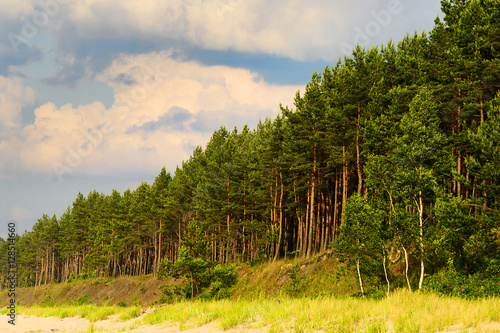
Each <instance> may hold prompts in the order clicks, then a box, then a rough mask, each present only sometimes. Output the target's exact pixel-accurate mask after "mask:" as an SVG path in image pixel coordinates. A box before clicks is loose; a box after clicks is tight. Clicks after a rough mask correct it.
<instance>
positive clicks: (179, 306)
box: [143, 291, 500, 332]
mask: <svg viewBox="0 0 500 333" xmlns="http://www.w3.org/2000/svg"><path fill="white" fill-rule="evenodd" d="M143 322H144V323H148V324H159V323H165V322H169V323H180V324H181V328H192V327H197V326H202V325H204V324H207V323H210V322H215V325H216V326H218V327H220V328H221V329H228V328H235V327H246V328H264V329H265V330H267V331H268V332H284V331H291V330H292V329H293V330H294V331H295V332H312V331H324V332H386V331H394V332H437V331H440V330H445V329H447V328H450V327H455V328H457V327H458V328H460V329H461V330H462V331H464V332H466V331H477V332H500V299H498V298H491V299H485V300H463V299H459V298H448V297H440V296H438V295H433V294H420V293H408V292H405V291H400V292H396V293H394V294H391V295H390V296H389V297H388V298H385V299H381V300H368V299H358V298H332V297H324V298H318V299H311V298H297V299H294V298H282V299H259V300H252V301H250V300H222V301H217V302H203V301H194V302H188V301H186V302H180V303H176V304H173V305H169V306H165V307H162V308H161V309H159V310H158V311H156V312H154V313H150V314H148V315H146V316H145V317H144V319H143Z"/></svg>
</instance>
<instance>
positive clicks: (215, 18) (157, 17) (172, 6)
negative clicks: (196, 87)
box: [68, 0, 439, 61]
mask: <svg viewBox="0 0 500 333" xmlns="http://www.w3.org/2000/svg"><path fill="white" fill-rule="evenodd" d="M394 3H397V6H399V7H401V8H402V11H401V12H398V14H396V15H392V17H391V18H390V20H389V21H388V23H387V24H386V23H383V24H382V25H380V24H379V28H380V31H376V35H377V36H370V38H369V40H370V41H371V42H372V43H371V44H373V42H379V37H383V40H382V42H384V43H385V42H386V41H387V39H388V38H390V37H395V38H399V37H400V36H402V35H403V34H405V33H406V32H407V31H408V32H410V33H412V32H413V30H414V29H418V30H420V29H422V24H424V26H425V27H428V26H429V25H430V27H432V21H433V19H434V17H428V20H427V21H423V20H422V18H421V17H420V16H419V15H417V13H418V12H426V11H427V10H428V8H429V7H431V8H433V9H435V7H436V3H435V1H433V0H425V1H423V2H418V3H412V1H411V0H375V1H367V0H354V1H351V2H346V1H340V0H336V1H332V0H276V1H268V0H253V1H243V0H204V1H195V0H169V1H163V0H149V1H142V2H137V1H134V0H106V1H103V0H99V1H98V0H82V1H77V2H74V3H71V4H68V6H70V7H69V9H70V11H69V17H68V19H69V20H70V22H72V24H74V25H75V27H76V30H77V32H78V35H79V37H84V38H93V37H94V36H100V37H106V38H118V37H119V38H139V39H141V40H149V41H152V42H153V43H158V44H159V45H161V41H162V40H169V39H174V40H179V41H183V42H188V43H189V44H192V45H195V46H197V47H201V48H204V49H211V50H233V51H237V52H251V53H264V54H270V55H277V56H283V57H290V58H294V59H298V60H315V59H323V60H328V61H332V60H333V61H335V60H337V59H338V57H339V55H341V49H340V45H341V44H342V43H349V44H355V43H354V38H355V37H356V36H355V27H357V28H359V29H360V30H364V29H365V26H366V25H367V24H368V23H369V22H372V23H373V22H375V23H377V21H376V19H375V18H374V16H373V12H377V13H378V12H380V11H381V10H387V8H388V6H390V4H393V5H394ZM438 5H439V4H438ZM401 19H403V21H404V22H406V25H407V31H400V30H401V24H400V21H401ZM403 28H404V27H403ZM361 42H362V41H361Z"/></svg>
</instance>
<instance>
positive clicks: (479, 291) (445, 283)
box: [425, 270, 500, 299]
mask: <svg viewBox="0 0 500 333" xmlns="http://www.w3.org/2000/svg"><path fill="white" fill-rule="evenodd" d="M425 290H426V291H427V292H432V293H436V294H439V295H441V296H455V297H461V298H466V299H476V298H487V297H498V296H500V277H499V276H498V275H492V276H488V275H487V276H484V275H483V274H480V273H478V274H475V275H464V274H461V273H459V272H457V271H454V270H444V271H442V272H439V273H438V274H435V275H433V276H431V277H429V279H428V281H427V283H426V285H425Z"/></svg>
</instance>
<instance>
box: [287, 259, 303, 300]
mask: <svg viewBox="0 0 500 333" xmlns="http://www.w3.org/2000/svg"><path fill="white" fill-rule="evenodd" d="M288 276H289V277H290V280H291V282H289V283H287V284H286V285H285V288H284V291H285V293H286V294H288V295H290V296H299V294H300V293H302V292H303V291H304V290H305V289H306V279H305V278H304V277H303V276H302V274H300V265H299V263H298V262H296V263H294V264H293V267H292V269H291V270H290V272H288Z"/></svg>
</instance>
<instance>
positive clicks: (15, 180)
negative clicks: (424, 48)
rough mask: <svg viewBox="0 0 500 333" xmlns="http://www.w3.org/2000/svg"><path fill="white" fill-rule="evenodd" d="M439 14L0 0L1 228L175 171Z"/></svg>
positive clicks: (401, 7) (113, 0) (27, 224)
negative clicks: (348, 61)
mask: <svg viewBox="0 0 500 333" xmlns="http://www.w3.org/2000/svg"><path fill="white" fill-rule="evenodd" d="M438 15H440V5H439V1H437V0H432V1H431V0H423V1H418V2H417V1H412V0H352V1H350V2H346V1H332V0H275V1H272V2H271V1H264V0H253V1H243V0H170V1H164V0H146V1H142V2H138V1H133V0H120V1H118V0H81V1H69V0H0V105H1V111H0V156H1V157H0V186H1V187H0V219H1V221H2V225H4V229H6V228H7V227H6V225H7V223H8V221H9V220H16V221H18V223H19V228H18V229H19V232H21V233H22V232H23V231H24V230H25V229H28V230H29V229H30V228H31V227H32V225H33V224H34V223H35V222H36V221H37V219H38V218H40V217H41V215H42V214H44V213H46V214H49V215H52V214H54V213H55V214H56V215H57V216H60V215H61V214H62V213H63V212H64V211H65V210H66V208H67V207H68V206H69V205H70V204H71V203H72V202H73V200H74V198H75V197H76V195H77V193H78V192H82V193H83V194H84V195H86V194H88V193H89V192H90V191H92V190H94V189H96V190H98V191H100V192H104V193H110V192H111V190H112V189H113V188H116V189H118V190H119V191H120V192H122V191H124V190H125V189H127V188H131V189H134V188H135V187H136V186H137V185H139V184H140V182H141V181H148V182H152V181H153V180H154V178H155V176H156V175H157V174H158V173H159V172H160V169H161V167H162V166H165V167H166V168H167V170H168V171H171V172H173V171H174V170H175V167H176V166H177V165H179V164H180V163H181V162H182V161H183V160H185V159H187V158H189V156H190V154H191V152H192V150H193V149H194V147H196V146H198V145H201V146H203V145H205V144H206V142H208V140H209V138H210V136H211V134H212V132H213V131H214V130H216V129H218V128H219V127H220V126H221V125H224V126H226V127H228V128H233V127H234V126H238V127H239V128H241V127H242V126H243V125H244V124H248V125H249V126H251V127H254V126H255V125H256V124H257V123H258V121H259V119H265V118H266V117H274V116H275V115H276V114H278V112H279V104H280V103H283V104H284V105H290V106H292V102H293V98H294V96H295V92H296V91H297V90H302V89H303V88H304V86H305V84H306V83H307V82H308V81H309V79H310V78H311V75H312V73H313V72H314V71H316V70H317V71H322V70H323V69H324V68H325V66H327V65H334V64H335V63H336V62H337V61H338V60H339V59H340V58H341V57H343V56H344V55H345V54H346V53H347V54H348V51H349V49H350V48H351V47H352V46H354V45H355V44H356V43H359V44H361V45H362V46H364V47H372V46H375V45H380V44H385V43H387V42H388V41H389V40H390V39H393V40H394V41H396V42H397V41H399V40H400V39H401V38H402V37H403V36H404V35H405V34H406V33H410V34H413V33H414V32H415V31H417V32H418V33H421V32H422V31H424V30H425V31H430V30H431V29H432V27H433V25H434V19H435V18H436V16H438ZM1 228H2V227H0V237H5V231H4V230H2V229H1Z"/></svg>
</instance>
